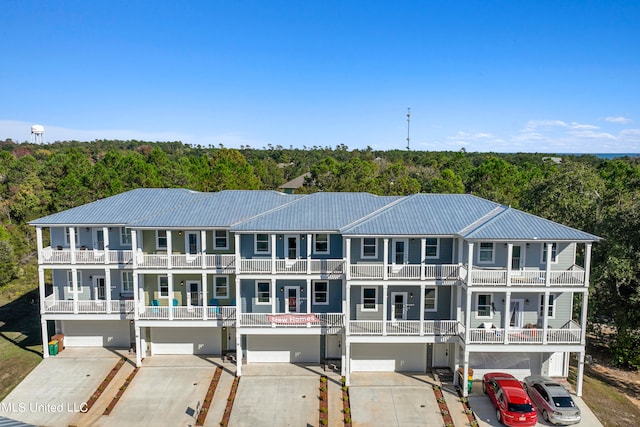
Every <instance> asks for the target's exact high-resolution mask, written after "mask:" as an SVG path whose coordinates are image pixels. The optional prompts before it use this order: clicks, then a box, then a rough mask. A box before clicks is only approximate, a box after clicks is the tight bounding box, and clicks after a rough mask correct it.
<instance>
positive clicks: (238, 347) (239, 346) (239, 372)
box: [236, 328, 242, 377]
mask: <svg viewBox="0 0 640 427" xmlns="http://www.w3.org/2000/svg"><path fill="white" fill-rule="evenodd" d="M241 376H242V334H241V333H240V329H239V328H236V377H241Z"/></svg>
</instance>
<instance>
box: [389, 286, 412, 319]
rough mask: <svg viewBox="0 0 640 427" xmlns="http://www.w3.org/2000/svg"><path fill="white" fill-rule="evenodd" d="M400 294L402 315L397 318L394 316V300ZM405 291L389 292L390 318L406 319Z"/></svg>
mask: <svg viewBox="0 0 640 427" xmlns="http://www.w3.org/2000/svg"><path fill="white" fill-rule="evenodd" d="M398 295H400V296H401V297H402V316H401V317H400V318H399V319H398V318H397V317H396V307H395V305H396V300H395V297H396V296H398ZM407 298H408V296H407V293H406V292H391V304H390V305H391V320H392V321H395V320H407Z"/></svg>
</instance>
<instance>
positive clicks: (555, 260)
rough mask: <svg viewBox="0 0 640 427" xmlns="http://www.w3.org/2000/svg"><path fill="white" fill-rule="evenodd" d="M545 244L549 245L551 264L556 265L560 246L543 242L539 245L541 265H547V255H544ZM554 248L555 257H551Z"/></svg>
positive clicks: (555, 243) (556, 243) (545, 250)
mask: <svg viewBox="0 0 640 427" xmlns="http://www.w3.org/2000/svg"><path fill="white" fill-rule="evenodd" d="M547 243H551V264H557V263H558V249H560V245H558V242H544V243H542V245H540V259H541V260H542V261H541V264H543V265H547V255H546V252H547ZM554 246H555V248H556V256H555V257H554V256H553V247H554ZM554 258H555V259H554ZM574 259H575V258H574Z"/></svg>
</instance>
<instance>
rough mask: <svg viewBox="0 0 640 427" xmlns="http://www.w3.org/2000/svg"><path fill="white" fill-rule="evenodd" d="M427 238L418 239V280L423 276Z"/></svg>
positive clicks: (422, 278)
mask: <svg viewBox="0 0 640 427" xmlns="http://www.w3.org/2000/svg"><path fill="white" fill-rule="evenodd" d="M426 245H427V239H426V238H425V237H423V238H422V239H420V280H424V278H425V272H424V269H425V258H426V257H427V248H426Z"/></svg>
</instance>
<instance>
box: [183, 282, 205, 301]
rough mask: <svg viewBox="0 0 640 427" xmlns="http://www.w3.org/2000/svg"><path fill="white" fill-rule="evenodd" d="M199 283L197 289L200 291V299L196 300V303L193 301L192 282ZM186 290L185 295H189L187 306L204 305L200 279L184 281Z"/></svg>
mask: <svg viewBox="0 0 640 427" xmlns="http://www.w3.org/2000/svg"><path fill="white" fill-rule="evenodd" d="M193 283H195V284H197V285H198V287H197V290H196V292H197V293H198V300H197V301H196V304H194V303H193V299H191V288H190V285H191V284H193ZM184 291H185V295H186V296H187V297H186V298H187V306H201V305H202V282H201V281H200V280H193V279H192V280H185V281H184Z"/></svg>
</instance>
